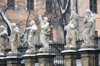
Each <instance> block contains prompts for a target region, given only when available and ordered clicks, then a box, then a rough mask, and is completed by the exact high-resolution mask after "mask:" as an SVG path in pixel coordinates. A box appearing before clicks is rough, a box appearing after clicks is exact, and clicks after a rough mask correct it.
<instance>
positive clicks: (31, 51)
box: [25, 49, 36, 54]
mask: <svg viewBox="0 0 100 66" xmlns="http://www.w3.org/2000/svg"><path fill="white" fill-rule="evenodd" d="M25 54H36V52H35V51H34V50H33V49H28V50H27V51H26V52H25Z"/></svg>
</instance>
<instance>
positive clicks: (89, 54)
mask: <svg viewBox="0 0 100 66" xmlns="http://www.w3.org/2000/svg"><path fill="white" fill-rule="evenodd" d="M78 51H79V53H80V54H81V61H82V66H99V58H98V57H99V56H98V54H99V51H100V50H98V49H93V48H87V49H86V48H85V49H80V50H78Z"/></svg>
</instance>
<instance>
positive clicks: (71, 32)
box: [64, 11, 78, 49]
mask: <svg viewBox="0 0 100 66" xmlns="http://www.w3.org/2000/svg"><path fill="white" fill-rule="evenodd" d="M77 20H78V15H77V14H76V13H75V12H73V11H72V13H71V16H70V22H69V24H68V25H67V26H65V27H64V30H66V31H67V34H66V46H65V49H76V41H77V38H78V36H77V26H78V23H77V22H78V21H77Z"/></svg>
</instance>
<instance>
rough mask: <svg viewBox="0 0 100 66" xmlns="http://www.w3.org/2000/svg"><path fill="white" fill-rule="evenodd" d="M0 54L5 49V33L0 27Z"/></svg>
mask: <svg viewBox="0 0 100 66" xmlns="http://www.w3.org/2000/svg"><path fill="white" fill-rule="evenodd" d="M0 30H1V33H0V53H4V49H6V47H7V35H8V33H7V31H6V29H5V27H4V26H0Z"/></svg>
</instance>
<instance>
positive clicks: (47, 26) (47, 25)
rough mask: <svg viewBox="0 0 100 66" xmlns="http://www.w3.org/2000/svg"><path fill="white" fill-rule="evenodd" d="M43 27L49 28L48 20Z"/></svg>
mask: <svg viewBox="0 0 100 66" xmlns="http://www.w3.org/2000/svg"><path fill="white" fill-rule="evenodd" d="M41 28H43V29H44V30H46V29H49V23H48V22H47V23H46V24H45V25H43V26H42V27H41Z"/></svg>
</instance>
